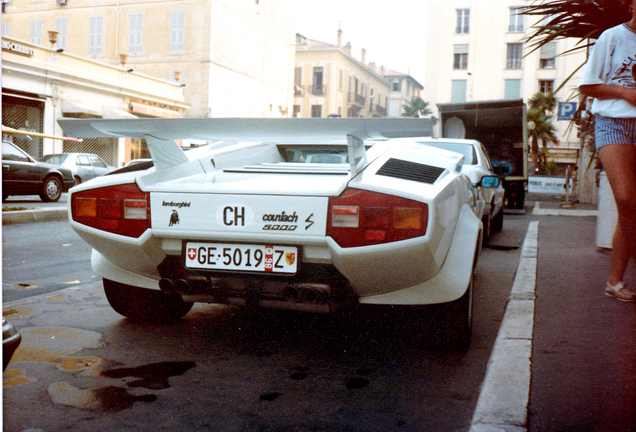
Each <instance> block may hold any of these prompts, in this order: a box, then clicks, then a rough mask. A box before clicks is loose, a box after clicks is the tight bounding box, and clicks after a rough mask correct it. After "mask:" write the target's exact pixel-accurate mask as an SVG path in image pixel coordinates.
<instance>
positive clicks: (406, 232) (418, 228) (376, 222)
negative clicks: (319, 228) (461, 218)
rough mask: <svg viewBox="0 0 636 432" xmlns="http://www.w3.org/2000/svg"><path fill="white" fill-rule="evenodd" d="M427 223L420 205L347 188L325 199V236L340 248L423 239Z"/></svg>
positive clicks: (422, 205) (426, 207)
mask: <svg viewBox="0 0 636 432" xmlns="http://www.w3.org/2000/svg"><path fill="white" fill-rule="evenodd" d="M427 223H428V205H426V204H424V203H421V202H418V201H413V200H410V199H407V198H402V197H396V196H392V195H386V194H382V193H377V192H369V191H364V190H359V189H347V190H346V191H345V192H344V193H343V194H342V195H341V196H339V197H338V198H331V199H330V200H329V216H328V226H327V235H329V236H330V237H331V238H333V239H334V240H335V241H336V243H338V244H339V245H340V246H341V247H345V248H346V247H356V246H369V245H375V244H380V243H390V242H395V241H399V240H406V239H410V238H414V237H419V236H423V235H424V234H426V225H427Z"/></svg>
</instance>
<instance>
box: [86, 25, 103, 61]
mask: <svg viewBox="0 0 636 432" xmlns="http://www.w3.org/2000/svg"><path fill="white" fill-rule="evenodd" d="M102 24H103V17H101V16H92V17H91V23H90V27H89V32H88V34H89V42H88V55H91V56H100V55H102V38H103V35H102Z"/></svg>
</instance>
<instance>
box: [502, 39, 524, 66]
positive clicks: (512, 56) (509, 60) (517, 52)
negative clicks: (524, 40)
mask: <svg viewBox="0 0 636 432" xmlns="http://www.w3.org/2000/svg"><path fill="white" fill-rule="evenodd" d="M522 56H523V44H520V43H509V44H508V50H507V54H506V69H521V58H522Z"/></svg>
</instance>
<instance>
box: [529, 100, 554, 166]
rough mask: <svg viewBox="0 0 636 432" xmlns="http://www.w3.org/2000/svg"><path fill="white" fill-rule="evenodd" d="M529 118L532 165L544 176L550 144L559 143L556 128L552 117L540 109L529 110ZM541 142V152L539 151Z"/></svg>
mask: <svg viewBox="0 0 636 432" xmlns="http://www.w3.org/2000/svg"><path fill="white" fill-rule="evenodd" d="M527 116H528V126H529V127H528V138H530V143H531V146H530V151H531V153H532V165H533V168H534V169H535V171H537V170H538V172H539V173H540V174H543V173H544V172H545V167H546V164H547V152H548V142H551V143H556V142H557V137H556V128H555V127H554V125H553V124H552V121H551V120H552V116H551V115H548V114H546V113H544V112H543V111H541V110H540V109H536V108H535V109H529V110H528V114H527ZM539 141H541V147H542V149H541V151H540V150H539Z"/></svg>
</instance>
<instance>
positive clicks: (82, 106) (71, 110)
mask: <svg viewBox="0 0 636 432" xmlns="http://www.w3.org/2000/svg"><path fill="white" fill-rule="evenodd" d="M62 114H88V115H92V116H95V117H101V116H102V107H98V106H94V105H90V104H87V103H83V102H72V101H69V100H62Z"/></svg>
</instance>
